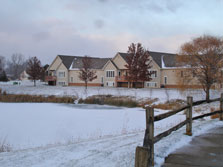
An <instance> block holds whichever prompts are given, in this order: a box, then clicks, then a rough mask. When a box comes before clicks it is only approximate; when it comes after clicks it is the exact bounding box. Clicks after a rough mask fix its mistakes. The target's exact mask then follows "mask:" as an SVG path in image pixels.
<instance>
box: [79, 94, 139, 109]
mask: <svg viewBox="0 0 223 167" xmlns="http://www.w3.org/2000/svg"><path fill="white" fill-rule="evenodd" d="M78 103H85V104H100V105H104V104H107V105H113V106H123V107H138V106H139V104H138V103H137V102H136V101H134V100H132V99H131V98H129V97H124V96H112V95H97V96H91V97H88V98H86V99H80V100H79V101H78Z"/></svg>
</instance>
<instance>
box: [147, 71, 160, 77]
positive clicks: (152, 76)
mask: <svg viewBox="0 0 223 167" xmlns="http://www.w3.org/2000/svg"><path fill="white" fill-rule="evenodd" d="M151 71H155V72H156V73H155V74H156V76H153V75H155V74H152V75H151V78H157V77H158V70H156V69H149V72H151Z"/></svg>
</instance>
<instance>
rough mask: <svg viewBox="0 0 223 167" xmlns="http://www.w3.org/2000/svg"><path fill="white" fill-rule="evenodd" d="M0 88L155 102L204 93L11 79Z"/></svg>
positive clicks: (216, 94) (213, 93)
mask: <svg viewBox="0 0 223 167" xmlns="http://www.w3.org/2000/svg"><path fill="white" fill-rule="evenodd" d="M0 88H1V89H2V90H3V91H6V92H7V93H13V94H32V95H46V96H48V95H56V96H75V97H77V98H86V97H88V96H92V95H115V96H129V97H133V98H134V99H136V100H143V99H148V98H151V99H155V98H158V101H157V103H160V102H166V101H167V100H171V99H182V100H186V97H187V96H193V98H194V100H202V99H204V98H205V94H204V92H203V91H202V90H187V91H184V92H180V91H179V90H177V89H148V88H143V89H134V88H133V89H129V88H107V87H88V89H87V91H85V88H84V87H73V86H67V87H62V86H48V85H46V84H45V83H41V82H37V86H36V87H34V86H33V83H32V82H30V81H23V82H20V85H13V81H10V82H6V83H5V82H0ZM220 93H221V91H219V90H212V91H211V98H218V97H220Z"/></svg>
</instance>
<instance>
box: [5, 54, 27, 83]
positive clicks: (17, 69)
mask: <svg viewBox="0 0 223 167" xmlns="http://www.w3.org/2000/svg"><path fill="white" fill-rule="evenodd" d="M7 65H8V70H7V71H8V72H9V73H10V74H11V75H12V77H13V79H18V78H19V75H20V74H21V73H22V72H23V71H24V70H25V68H26V62H25V58H24V56H23V55H22V54H18V53H16V54H13V55H12V56H11V60H10V61H8V63H7Z"/></svg>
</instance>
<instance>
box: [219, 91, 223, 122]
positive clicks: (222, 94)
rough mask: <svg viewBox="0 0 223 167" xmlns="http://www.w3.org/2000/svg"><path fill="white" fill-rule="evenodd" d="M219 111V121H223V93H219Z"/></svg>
mask: <svg viewBox="0 0 223 167" xmlns="http://www.w3.org/2000/svg"><path fill="white" fill-rule="evenodd" d="M220 110H221V113H220V114H219V120H220V121H222V120H223V93H221V98H220Z"/></svg>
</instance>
